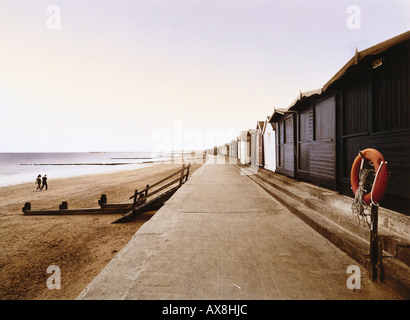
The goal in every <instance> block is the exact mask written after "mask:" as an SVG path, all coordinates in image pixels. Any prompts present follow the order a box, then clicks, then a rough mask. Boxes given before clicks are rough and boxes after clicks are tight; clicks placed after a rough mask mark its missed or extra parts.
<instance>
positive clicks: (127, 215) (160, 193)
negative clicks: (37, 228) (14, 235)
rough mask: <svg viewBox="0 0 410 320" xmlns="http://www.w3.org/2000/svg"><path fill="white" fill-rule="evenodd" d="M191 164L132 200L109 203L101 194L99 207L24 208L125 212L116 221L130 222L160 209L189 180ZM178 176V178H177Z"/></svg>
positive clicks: (50, 212) (26, 206)
mask: <svg viewBox="0 0 410 320" xmlns="http://www.w3.org/2000/svg"><path fill="white" fill-rule="evenodd" d="M190 167H191V164H190V163H189V164H188V165H187V166H186V165H185V164H183V165H182V168H181V169H179V170H178V171H176V172H174V173H172V174H170V175H169V176H167V177H165V178H163V179H161V180H159V181H157V182H155V183H153V184H151V185H149V184H147V185H146V187H145V188H144V189H143V190H141V191H138V190H135V192H134V194H133V195H131V196H130V197H129V200H132V202H127V203H108V199H107V196H106V195H105V194H102V195H101V198H100V199H99V200H98V204H99V207H98V208H80V209H69V208H68V202H67V201H62V203H61V204H60V205H59V208H58V209H54V210H53V209H52V210H32V208H31V203H30V202H26V203H25V204H24V207H23V208H22V211H23V214H24V215H30V216H38V215H87V214H119V213H121V214H123V216H122V217H121V218H120V219H118V220H116V221H114V223H121V222H128V221H130V220H132V219H133V218H134V217H135V216H137V215H139V214H141V213H144V212H147V211H152V210H158V209H159V208H160V207H161V206H162V205H163V204H164V203H165V201H167V200H168V199H169V198H170V197H171V196H172V195H173V194H174V193H175V192H176V191H177V190H178V189H179V188H180V187H181V186H182V185H183V184H184V183H185V182H186V181H187V180H188V177H189V171H190ZM175 177H176V178H175Z"/></svg>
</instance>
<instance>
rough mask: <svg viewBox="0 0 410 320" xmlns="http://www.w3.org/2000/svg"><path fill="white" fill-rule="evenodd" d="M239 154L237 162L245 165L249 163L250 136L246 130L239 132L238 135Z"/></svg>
mask: <svg viewBox="0 0 410 320" xmlns="http://www.w3.org/2000/svg"><path fill="white" fill-rule="evenodd" d="M239 145H240V154H239V161H240V162H241V164H243V165H246V164H250V163H251V134H250V133H249V131H248V130H246V131H241V132H240V135H239Z"/></svg>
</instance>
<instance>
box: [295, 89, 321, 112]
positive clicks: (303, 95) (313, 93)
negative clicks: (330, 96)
mask: <svg viewBox="0 0 410 320" xmlns="http://www.w3.org/2000/svg"><path fill="white" fill-rule="evenodd" d="M320 94H322V88H319V89H315V90H310V91H305V92H302V91H301V92H300V93H299V96H298V97H297V98H296V99H295V100H293V102H292V103H291V104H290V105H289V108H288V110H295V109H297V107H298V106H299V105H300V103H302V102H306V101H308V100H311V99H312V98H314V97H317V96H318V95H320Z"/></svg>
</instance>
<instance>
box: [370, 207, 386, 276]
mask: <svg viewBox="0 0 410 320" xmlns="http://www.w3.org/2000/svg"><path fill="white" fill-rule="evenodd" d="M378 209H379V207H378V206H377V205H373V204H372V205H371V209H370V220H371V224H370V278H371V280H372V281H373V282H375V281H376V280H378V281H379V282H381V281H382V268H383V267H382V257H383V256H382V254H383V251H382V242H381V241H380V238H379V236H378V230H377V225H378Z"/></svg>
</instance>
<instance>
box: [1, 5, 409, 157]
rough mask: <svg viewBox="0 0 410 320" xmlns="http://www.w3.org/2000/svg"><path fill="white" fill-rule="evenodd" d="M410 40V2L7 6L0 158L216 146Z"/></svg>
mask: <svg viewBox="0 0 410 320" xmlns="http://www.w3.org/2000/svg"><path fill="white" fill-rule="evenodd" d="M408 30H410V1H408V0H389V1H386V0H384V1H381V0H367V1H363V0H361V1H359V0H348V1H347V0H310V1H307V0H304V1H302V0H284V1H282V0H121V1H119V0H66V1H63V0H49V1H43V0H33V1H26V0H0V152H82V151H86V152H89V151H94V152H95V151H153V152H154V151H169V150H181V149H184V150H190V149H199V150H203V149H206V148H210V147H212V146H214V145H220V144H222V143H226V142H229V141H230V140H231V139H233V138H235V137H236V136H238V134H239V131H241V130H247V129H253V128H256V123H257V121H261V120H265V119H266V117H267V116H270V115H271V114H272V113H273V111H274V108H275V107H280V108H284V107H288V106H289V105H290V104H291V103H292V101H293V100H294V99H295V98H296V97H297V96H298V95H299V92H300V91H302V92H303V91H309V90H313V89H317V88H321V87H322V86H323V85H324V84H325V83H326V82H327V81H328V80H329V79H330V78H331V77H332V76H333V75H334V74H335V73H336V72H337V71H338V70H339V69H340V68H341V67H342V66H343V65H344V64H345V63H346V62H347V61H348V60H349V59H350V58H351V57H352V56H353V55H354V51H355V49H356V47H357V49H358V50H359V51H361V50H364V49H366V48H368V47H370V46H373V45H375V44H377V43H379V42H382V41H384V40H387V39H389V38H392V37H394V36H396V35H399V34H401V33H403V32H406V31H408Z"/></svg>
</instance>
